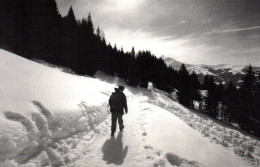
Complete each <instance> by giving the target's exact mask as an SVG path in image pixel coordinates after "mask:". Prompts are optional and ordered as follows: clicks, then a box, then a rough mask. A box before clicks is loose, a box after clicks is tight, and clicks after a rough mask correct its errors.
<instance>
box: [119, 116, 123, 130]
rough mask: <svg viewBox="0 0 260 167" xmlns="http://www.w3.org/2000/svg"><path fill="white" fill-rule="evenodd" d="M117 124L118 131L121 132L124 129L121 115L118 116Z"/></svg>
mask: <svg viewBox="0 0 260 167" xmlns="http://www.w3.org/2000/svg"><path fill="white" fill-rule="evenodd" d="M118 124H119V129H120V130H123V129H124V122H123V114H118Z"/></svg>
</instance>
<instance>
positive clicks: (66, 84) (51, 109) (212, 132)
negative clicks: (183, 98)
mask: <svg viewBox="0 0 260 167" xmlns="http://www.w3.org/2000/svg"><path fill="white" fill-rule="evenodd" d="M62 71H63V70H62V69H58V68H50V67H46V66H43V65H41V64H38V63H35V62H31V61H28V60H26V59H23V58H21V57H18V56H16V55H13V54H11V53H8V52H6V51H3V50H0V78H1V81H0V82H1V85H0V91H1V94H0V102H1V104H2V105H1V106H0V166H1V167H16V166H21V167H35V166H37V167H38V166H69V167H74V166H75V167H81V166H82V167H86V166H87V167H88V166H89V167H94V166H96V167H102V166H125V167H135V166H140V167H147V166H153V167H167V166H168V167H170V166H175V167H176V166H177V167H219V166H223V167H233V166H234V167H249V166H259V165H260V163H259V159H260V158H259V157H260V142H259V139H257V138H254V137H251V136H249V135H248V134H246V133H242V132H239V131H238V130H237V129H232V128H230V127H227V126H223V125H222V124H220V123H218V122H217V121H213V120H212V119H210V118H208V117H206V116H203V115H201V114H197V113H195V112H194V111H191V110H189V109H186V108H184V107H183V106H182V105H180V104H178V103H176V102H174V101H173V100H174V99H175V97H172V96H170V95H168V94H166V93H164V92H162V91H158V90H156V89H153V88H152V87H151V89H150V90H145V89H142V88H131V87H127V86H126V90H125V93H126V95H127V99H128V106H129V113H128V114H127V115H125V116H124V123H125V130H124V132H123V133H121V132H117V133H116V134H115V138H111V137H110V126H111V122H110V113H109V111H108V108H107V101H108V98H109V95H110V94H111V92H112V91H113V88H114V86H115V85H116V84H122V85H125V84H124V82H123V81H121V80H119V79H117V78H114V77H110V76H107V75H105V74H103V73H97V74H96V79H95V78H89V77H80V76H76V75H72V74H68V73H64V72H62Z"/></svg>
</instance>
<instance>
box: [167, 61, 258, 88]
mask: <svg viewBox="0 0 260 167" xmlns="http://www.w3.org/2000/svg"><path fill="white" fill-rule="evenodd" d="M162 59H163V60H164V61H165V63H166V64H167V66H171V67H173V68H174V69H179V68H180V67H181V65H182V64H183V63H182V62H180V61H177V60H175V59H173V58H170V57H165V56H162ZM184 64H185V63H184ZM185 66H186V68H187V70H188V71H189V72H192V71H194V72H195V73H197V74H198V75H199V79H200V81H203V78H204V76H205V75H207V74H208V75H213V76H214V77H215V80H216V82H221V81H222V82H223V84H226V83H229V82H230V81H233V82H234V83H236V84H237V85H239V81H240V80H241V78H242V76H243V74H245V71H246V69H247V68H248V67H246V66H243V65H230V64H220V65H204V64H200V65H192V64H185ZM253 68H254V70H256V71H260V67H253Z"/></svg>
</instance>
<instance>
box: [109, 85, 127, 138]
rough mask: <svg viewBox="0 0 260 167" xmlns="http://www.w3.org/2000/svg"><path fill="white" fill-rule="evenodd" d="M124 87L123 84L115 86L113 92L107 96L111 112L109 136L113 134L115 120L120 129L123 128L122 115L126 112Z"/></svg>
mask: <svg viewBox="0 0 260 167" xmlns="http://www.w3.org/2000/svg"><path fill="white" fill-rule="evenodd" d="M124 89H125V87H123V86H119V87H118V88H115V92H113V93H112V95H111V96H110V98H109V106H110V112H111V113H112V118H111V120H112V123H111V136H114V134H115V131H116V125H117V120H118V124H119V129H120V131H122V130H123V129H124V123H123V115H124V112H125V113H126V114H127V112H128V109H127V101H126V96H125V94H124V93H123V91H124Z"/></svg>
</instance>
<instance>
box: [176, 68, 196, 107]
mask: <svg viewBox="0 0 260 167" xmlns="http://www.w3.org/2000/svg"><path fill="white" fill-rule="evenodd" d="M192 93H193V92H192V90H191V84H190V76H189V72H188V71H187V69H186V67H185V65H184V64H182V65H181V67H180V70H179V88H178V93H177V95H178V99H179V102H180V103H181V104H183V105H185V106H187V107H193V100H192Z"/></svg>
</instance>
